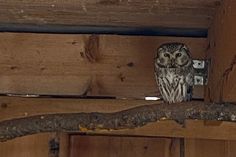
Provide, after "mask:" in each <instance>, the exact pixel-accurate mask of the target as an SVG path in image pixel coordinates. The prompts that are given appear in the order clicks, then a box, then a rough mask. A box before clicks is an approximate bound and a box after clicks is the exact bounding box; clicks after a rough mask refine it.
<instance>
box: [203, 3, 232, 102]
mask: <svg viewBox="0 0 236 157" xmlns="http://www.w3.org/2000/svg"><path fill="white" fill-rule="evenodd" d="M235 16H236V2H235V1H230V0H225V1H224V3H223V5H222V6H221V8H219V10H218V12H217V15H216V18H215V21H214V23H213V25H212V27H211V31H210V38H209V43H210V45H209V46H210V47H209V48H210V49H209V51H208V55H207V56H208V58H209V59H211V70H210V79H209V86H208V88H207V91H206V94H207V95H206V98H207V99H208V100H210V101H228V102H229V101H230V102H235V101H236V96H235V93H236V85H235V78H236V68H235V64H236V52H235V42H236V21H235V20H234V19H235Z"/></svg>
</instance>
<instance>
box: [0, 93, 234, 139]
mask: <svg viewBox="0 0 236 157" xmlns="http://www.w3.org/2000/svg"><path fill="white" fill-rule="evenodd" d="M0 111H1V112H0V113H1V114H0V115H1V118H0V138H1V140H2V141H4V140H7V139H12V138H15V137H18V136H25V135H28V134H35V133H39V132H52V131H62V132H70V133H71V132H74V133H75V132H79V133H87V134H110V135H126V136H127V135H129V136H156V137H157V136H166V137H188V138H208V139H236V135H234V134H232V132H234V131H235V129H236V125H235V124H234V123H226V122H224V123H223V122H222V121H231V122H235V119H236V118H235V115H236V113H235V112H236V106H235V105H232V104H205V103H203V102H200V101H199V102H189V103H186V104H185V103H183V104H172V105H167V104H162V103H161V104H160V102H158V101H157V102H156V101H143V100H96V101H94V100H80V99H37V98H34V99H27V98H9V97H1V110H0ZM185 119H192V120H195V119H198V120H217V121H219V122H217V123H214V124H211V123H203V122H202V121H187V122H186V124H185V125H184V126H183V123H184V120H185ZM166 120H175V121H177V122H178V123H181V124H178V123H176V122H174V121H166ZM157 121H160V122H157Z"/></svg>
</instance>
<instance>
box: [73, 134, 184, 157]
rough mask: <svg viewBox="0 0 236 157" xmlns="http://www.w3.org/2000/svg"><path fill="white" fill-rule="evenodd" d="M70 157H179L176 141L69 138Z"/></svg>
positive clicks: (161, 139)
mask: <svg viewBox="0 0 236 157" xmlns="http://www.w3.org/2000/svg"><path fill="white" fill-rule="evenodd" d="M70 140H71V142H70V145H71V147H70V157H80V156H86V157H111V156H112V157H121V156H122V157H130V156H135V157H179V156H180V152H179V150H180V148H179V147H180V146H179V140H178V139H168V138H144V137H109V136H79V135H75V136H71V138H70Z"/></svg>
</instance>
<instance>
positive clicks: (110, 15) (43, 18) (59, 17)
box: [0, 0, 221, 28]
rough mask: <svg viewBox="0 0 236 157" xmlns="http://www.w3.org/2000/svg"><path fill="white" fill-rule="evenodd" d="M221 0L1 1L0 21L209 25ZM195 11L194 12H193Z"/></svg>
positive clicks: (163, 25) (80, 24) (196, 26)
mask: <svg viewBox="0 0 236 157" xmlns="http://www.w3.org/2000/svg"><path fill="white" fill-rule="evenodd" d="M220 2H221V1H220V0H205V1H203V0H200V1H196V0H179V1H176V2H175V3H173V2H172V1H171V0H159V1H155V0H150V1H145V0H140V1H127V0H126V1H120V0H87V1H84V0H78V1H73V0H68V1H59V0H57V1H53V2H49V1H47V0H41V1H40V2H38V1H37V2H36V1H33V0H27V1H20V2H16V1H13V0H10V1H7V2H6V1H0V23H8V24H35V25H41V26H43V25H47V24H60V25H75V26H85V25H87V26H95V25H96V26H138V27H143V26H153V27H179V28H181V27H182V28H208V26H209V25H210V23H211V19H212V18H213V16H214V12H215V8H216V7H217V6H218V5H220ZM196 12H197V14H196Z"/></svg>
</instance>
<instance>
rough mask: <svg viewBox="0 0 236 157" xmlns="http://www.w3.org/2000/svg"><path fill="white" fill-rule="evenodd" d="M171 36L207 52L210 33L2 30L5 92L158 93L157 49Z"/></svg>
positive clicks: (0, 75)
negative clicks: (196, 35)
mask: <svg viewBox="0 0 236 157" xmlns="http://www.w3.org/2000/svg"><path fill="white" fill-rule="evenodd" d="M168 41H178V42H184V43H186V44H187V45H188V46H189V47H190V50H191V51H192V56H193V58H195V59H203V58H204V56H205V52H206V48H207V42H206V39H204V38H177V37H144V36H117V35H63V34H62V35H60V34H27V33H25V34H17V33H1V34H0V48H1V49H0V55H1V58H0V69H1V71H0V93H21V94H24V93H25V94H46V95H47V94H49V95H89V96H114V97H117V98H136V99H137V98H139V99H140V98H141V99H143V98H144V97H145V96H157V95H158V94H159V92H158V89H157V86H156V83H155V80H154V66H153V65H154V53H155V51H156V49H157V48H158V46H159V45H160V44H162V43H165V42H168ZM144 73H145V75H144ZM202 91H203V88H202V87H196V88H195V96H196V97H200V98H202V97H203V95H202V93H203V92H202Z"/></svg>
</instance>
